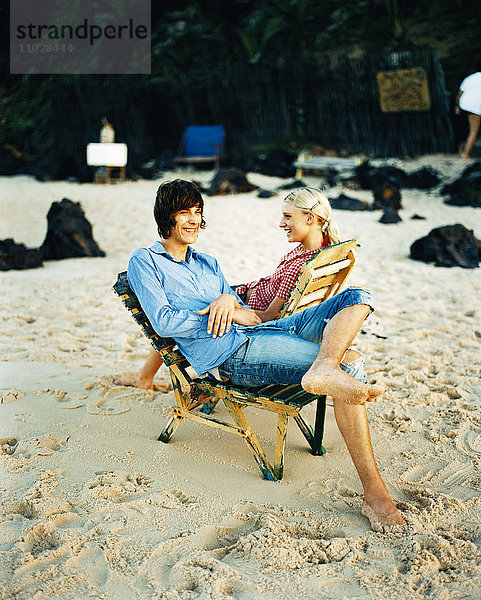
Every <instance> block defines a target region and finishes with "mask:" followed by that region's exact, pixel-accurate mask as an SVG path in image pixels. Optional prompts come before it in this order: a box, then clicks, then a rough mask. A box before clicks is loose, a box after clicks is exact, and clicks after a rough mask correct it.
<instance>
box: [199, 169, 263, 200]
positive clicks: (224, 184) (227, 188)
mask: <svg viewBox="0 0 481 600" xmlns="http://www.w3.org/2000/svg"><path fill="white" fill-rule="evenodd" d="M257 189H259V186H257V185H253V184H252V183H250V182H249V181H248V180H247V177H246V175H245V173H244V172H243V171H241V170H240V169H238V168H237V167H228V168H225V169H219V170H218V171H217V173H216V174H215V176H214V178H213V179H212V181H211V183H210V188H209V190H208V192H207V194H208V195H209V196H226V195H228V194H242V193H245V192H252V191H253V190H257Z"/></svg>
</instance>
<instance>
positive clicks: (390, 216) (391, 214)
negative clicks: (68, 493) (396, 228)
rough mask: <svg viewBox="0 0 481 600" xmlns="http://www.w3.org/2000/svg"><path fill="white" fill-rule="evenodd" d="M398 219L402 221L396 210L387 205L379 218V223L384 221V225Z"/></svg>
mask: <svg viewBox="0 0 481 600" xmlns="http://www.w3.org/2000/svg"><path fill="white" fill-rule="evenodd" d="M400 221H402V219H401V217H400V216H399V213H398V211H397V210H395V209H394V208H392V207H391V206H388V207H387V208H386V209H385V211H384V213H383V215H382V217H381V218H380V219H379V223H384V224H385V225H388V224H392V223H399V222H400Z"/></svg>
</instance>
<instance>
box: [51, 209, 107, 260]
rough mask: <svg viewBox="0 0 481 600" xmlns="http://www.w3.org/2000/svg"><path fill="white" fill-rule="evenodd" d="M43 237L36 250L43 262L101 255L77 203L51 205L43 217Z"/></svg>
mask: <svg viewBox="0 0 481 600" xmlns="http://www.w3.org/2000/svg"><path fill="white" fill-rule="evenodd" d="M47 222H48V226H47V235H46V237H45V240H44V242H43V244H42V246H41V247H40V250H41V253H42V257H43V259H44V260H59V259H62V258H74V257H82V256H105V252H104V251H103V250H101V249H100V248H99V246H98V245H97V242H96V241H95V240H94V239H93V235H92V226H91V225H90V223H89V221H88V220H87V218H86V216H85V213H84V211H83V210H82V207H81V206H80V202H72V200H69V199H68V198H64V199H63V200H62V201H61V202H53V203H52V205H51V207H50V210H49V211H48V214H47Z"/></svg>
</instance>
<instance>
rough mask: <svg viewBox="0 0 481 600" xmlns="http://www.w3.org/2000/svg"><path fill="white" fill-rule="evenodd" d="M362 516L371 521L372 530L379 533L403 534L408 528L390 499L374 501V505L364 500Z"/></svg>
mask: <svg viewBox="0 0 481 600" xmlns="http://www.w3.org/2000/svg"><path fill="white" fill-rule="evenodd" d="M361 514H362V515H363V516H365V517H366V518H367V519H369V522H370V523H371V529H373V530H374V531H377V532H378V533H389V532H393V533H394V532H399V533H402V532H403V531H404V530H405V528H406V527H407V524H406V521H405V520H404V519H403V518H402V517H401V515H400V514H399V511H398V509H397V508H396V506H395V504H394V502H393V501H392V500H391V499H390V498H387V499H384V500H382V501H377V502H374V501H373V502H372V505H370V504H368V503H367V502H366V501H365V500H364V503H363V505H362V508H361Z"/></svg>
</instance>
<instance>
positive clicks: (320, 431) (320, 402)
mask: <svg viewBox="0 0 481 600" xmlns="http://www.w3.org/2000/svg"><path fill="white" fill-rule="evenodd" d="M325 421H326V396H320V397H319V398H318V399H317V407H316V422H315V426H314V444H313V446H312V453H313V454H314V455H315V456H322V455H323V454H325V453H326V450H325V448H324V447H323V445H322V439H323V437H324V423H325Z"/></svg>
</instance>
